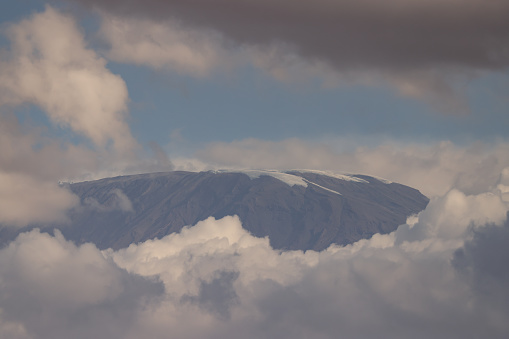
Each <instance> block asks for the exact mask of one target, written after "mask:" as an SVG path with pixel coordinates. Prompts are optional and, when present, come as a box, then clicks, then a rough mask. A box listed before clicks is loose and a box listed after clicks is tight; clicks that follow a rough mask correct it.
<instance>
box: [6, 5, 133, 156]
mask: <svg viewBox="0 0 509 339" xmlns="http://www.w3.org/2000/svg"><path fill="white" fill-rule="evenodd" d="M7 36H8V37H9V39H10V40H11V46H10V49H9V51H4V58H2V61H1V62H0V84H1V85H0V105H1V104H3V105H19V104H26V103H30V104H34V105H37V106H39V107H40V108H42V109H43V110H44V112H45V113H46V114H47V116H48V118H49V119H50V120H51V122H52V123H54V124H56V125H58V126H62V127H66V128H67V127H69V128H70V129H71V130H72V131H73V132H75V133H77V134H80V135H83V136H85V137H87V138H89V140H91V141H92V142H93V144H94V145H96V146H98V147H100V148H106V147H109V148H111V149H112V150H113V151H114V152H115V153H116V154H119V155H121V156H127V155H129V154H130V153H132V152H133V151H134V150H135V149H136V147H137V143H136V141H135V140H134V139H133V137H132V136H131V133H130V130H129V127H128V125H127V123H126V122H125V113H126V109H127V100H128V94H127V87H126V85H125V83H124V81H123V80H122V79H121V78H120V77H119V76H117V75H114V74H112V73H111V72H110V71H109V70H108V69H107V68H106V61H105V60H104V59H102V58H100V57H99V56H97V54H96V53H95V52H94V51H93V50H91V49H89V48H87V46H86V43H85V41H84V38H83V35H82V33H81V32H80V30H79V29H78V27H77V26H76V24H75V22H74V19H73V18H71V17H69V16H67V15H65V14H62V13H60V12H58V11H57V10H55V9H53V8H52V7H49V6H47V7H46V9H45V11H44V12H42V13H37V14H34V15H33V16H32V17H30V18H29V19H25V20H23V21H21V22H18V23H15V24H12V25H11V26H9V27H8V29H7ZM110 143H111V145H110Z"/></svg>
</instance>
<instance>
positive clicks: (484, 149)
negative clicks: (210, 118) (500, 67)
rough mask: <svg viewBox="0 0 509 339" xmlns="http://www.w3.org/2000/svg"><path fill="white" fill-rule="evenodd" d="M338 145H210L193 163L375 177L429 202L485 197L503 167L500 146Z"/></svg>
mask: <svg viewBox="0 0 509 339" xmlns="http://www.w3.org/2000/svg"><path fill="white" fill-rule="evenodd" d="M346 143H348V140H346ZM342 144H344V142H343V140H337V141H331V142H323V143H320V142H309V141H305V140H301V139H287V140H283V141H279V142H274V141H264V140H259V139H245V140H240V141H234V142H231V143H224V142H216V143H211V144H209V145H207V146H206V147H205V148H204V149H202V150H199V151H198V152H197V153H196V156H197V158H198V161H195V163H197V164H198V163H199V161H201V166H202V167H206V166H205V165H203V164H204V163H205V164H209V165H208V166H209V167H212V168H225V167H226V168H273V169H298V168H308V169H318V170H331V171H337V172H343V173H353V174H367V175H376V176H380V177H383V178H386V179H389V180H391V181H394V182H399V183H402V184H405V185H408V186H411V187H414V188H417V189H419V190H420V191H421V192H422V193H423V194H425V195H427V196H430V197H432V196H441V195H444V194H445V193H447V192H448V191H449V190H451V189H452V188H458V189H459V190H461V191H462V192H465V193H467V194H478V193H482V192H486V191H491V190H492V189H494V188H495V186H496V185H497V184H498V183H499V179H500V173H501V172H502V170H503V169H504V168H506V167H509V144H507V143H504V142H500V143H496V144H494V145H490V144H482V143H476V144H472V145H468V146H456V145H454V144H452V143H451V142H446V141H444V142H439V143H435V144H430V145H419V144H405V145H402V144H397V143H391V142H386V143H383V144H381V145H379V146H376V147H357V148H355V149H353V150H348V149H346V150H345V149H341V145H342ZM180 162H182V161H179V163H180ZM179 163H177V162H176V164H177V167H178V165H179ZM501 188H502V186H501Z"/></svg>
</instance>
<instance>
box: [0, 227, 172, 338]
mask: <svg viewBox="0 0 509 339" xmlns="http://www.w3.org/2000/svg"><path fill="white" fill-rule="evenodd" d="M0 291H1V293H0V335H1V336H2V337H3V338H4V337H5V338H89V337H91V336H93V337H97V338H125V335H126V333H128V332H129V328H130V326H132V324H133V323H134V322H135V321H136V315H137V313H138V312H139V311H140V310H141V309H143V308H144V307H145V306H146V305H147V304H148V303H149V302H150V301H151V300H152V299H153V298H154V297H157V296H159V295H161V294H162V293H163V287H162V285H161V284H160V283H159V282H157V281H156V280H154V279H148V278H142V277H139V276H136V275H133V274H129V273H127V272H126V271H125V270H122V269H120V268H118V266H116V265H115V264H113V263H112V262H111V261H109V260H107V259H106V258H105V257H104V256H103V254H102V253H101V252H100V251H99V250H98V249H97V248H96V247H95V246H94V245H91V244H85V245H82V246H80V247H76V246H75V245H74V244H72V243H70V242H67V241H66V240H65V239H64V238H63V237H62V235H61V234H60V233H58V231H55V236H50V235H48V234H44V233H40V232H39V231H38V230H33V231H31V232H29V233H23V234H21V235H20V236H18V238H17V239H16V240H15V241H13V242H11V243H10V244H9V245H8V246H6V247H4V248H3V249H1V250H0ZM11 335H13V336H11Z"/></svg>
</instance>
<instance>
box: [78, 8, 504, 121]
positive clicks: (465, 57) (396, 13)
mask: <svg viewBox="0 0 509 339" xmlns="http://www.w3.org/2000/svg"><path fill="white" fill-rule="evenodd" d="M71 1H73V2H78V3H80V4H83V5H85V6H90V7H93V8H99V9H100V10H101V11H102V12H103V13H108V14H107V15H106V17H109V16H113V17H115V18H117V19H116V20H117V22H119V23H121V24H120V25H117V28H118V27H119V26H122V30H123V32H124V33H120V32H119V31H117V32H116V33H114V32H113V30H112V29H111V20H106V23H105V28H104V29H103V31H104V32H105V33H106V34H104V36H105V37H106V38H107V40H108V41H109V43H110V44H111V45H112V47H113V49H112V51H111V53H110V55H111V56H112V57H114V58H115V59H116V60H119V61H124V62H133V63H137V64H140V63H142V64H145V65H149V66H152V67H160V66H161V65H167V66H171V67H174V68H175V69H176V70H180V71H186V70H187V71H191V72H193V73H196V72H197V71H202V70H203V69H204V67H205V68H207V66H212V65H215V66H217V65H220V64H221V62H218V61H220V60H221V58H219V60H218V52H219V53H220V54H224V55H228V58H227V59H226V60H222V61H224V63H226V64H227V63H229V62H231V57H232V55H235V54H236V59H239V57H240V56H241V55H242V58H244V59H246V60H248V62H251V63H253V64H255V65H256V66H258V67H261V68H262V69H265V70H267V71H269V72H271V73H272V74H273V75H275V76H276V77H278V78H283V79H288V77H289V75H290V74H294V73H298V74H301V75H302V74H307V75H310V74H312V75H314V76H319V77H323V78H325V79H326V82H330V79H331V72H332V73H335V76H334V77H332V78H335V79H336V80H335V82H346V83H351V82H353V83H362V84H369V85H373V84H375V85H391V86H393V87H395V88H396V89H397V90H398V91H399V92H400V93H401V94H403V95H409V96H413V97H417V98H421V99H427V100H431V101H432V102H433V103H435V104H437V105H438V106H439V108H440V109H441V110H442V111H446V112H466V111H467V108H466V107H467V105H466V103H465V101H464V99H463V98H462V95H463V93H462V92H463V90H462V89H461V88H462V87H463V86H464V85H465V83H466V82H467V81H468V80H469V79H471V78H472V77H476V76H479V75H481V74H484V73H485V72H491V71H496V70H505V69H507V67H508V66H509V51H508V49H507V45H508V42H509V35H508V34H507V31H508V29H509V26H508V24H507V22H509V20H508V19H509V17H508V15H507V13H509V3H508V2H507V1H504V0H497V1H490V2H489V3H488V4H487V3H486V2H485V1H482V0H449V1H438V0H433V1H425V0H417V1H401V0H390V1H384V2H380V1H376V0H361V1H350V0H342V1H326V0H320V1H308V0H301V1H288V0H277V1H266V0H263V1H252V0H242V1H214V2H210V1H204V0H198V1H192V2H189V1H179V0H172V1H161V0H150V1H130V2H128V3H125V2H123V1H118V0H108V1H97V0H71ZM142 22H143V24H141V23H142ZM129 31H136V33H134V34H132V36H131V37H129V39H126V38H125V37H123V34H124V35H125V34H126V33H127V32H129ZM162 32H166V34H165V35H164V36H161V33H162ZM140 36H144V37H145V39H142V40H139V39H137V37H140ZM218 36H220V37H222V38H223V39H218ZM197 37H198V39H196V38H197ZM204 37H208V39H204ZM127 41H131V42H134V43H133V44H132V45H131V46H130V45H129V44H127V43H125V42H127ZM225 42H226V45H228V46H229V48H228V49H226V48H225V47H224V45H225ZM233 47H235V48H233ZM234 50H236V51H235V52H233V51H234ZM240 50H243V52H239V51H240ZM184 57H185V59H183V58H184ZM234 59H235V58H234ZM224 63H223V64H224ZM302 69H306V70H305V71H302Z"/></svg>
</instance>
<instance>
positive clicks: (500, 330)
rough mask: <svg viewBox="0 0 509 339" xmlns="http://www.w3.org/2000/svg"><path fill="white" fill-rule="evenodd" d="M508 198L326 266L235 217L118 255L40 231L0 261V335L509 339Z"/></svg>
mask: <svg viewBox="0 0 509 339" xmlns="http://www.w3.org/2000/svg"><path fill="white" fill-rule="evenodd" d="M501 195H502V193H500V192H499V193H498V194H495V193H493V194H491V195H490V194H486V193H482V194H478V195H465V194H463V193H461V192H459V191H451V192H450V193H448V194H447V195H445V196H443V197H440V198H435V199H432V200H431V202H430V204H429V207H428V208H427V209H426V210H425V211H424V212H422V213H421V214H419V215H418V216H415V217H413V218H411V219H409V222H408V224H407V225H402V226H400V227H399V228H398V230H396V231H395V232H393V233H391V234H386V235H379V234H378V235H375V236H373V237H372V238H371V239H364V240H361V241H359V242H357V243H354V244H352V245H348V246H345V247H340V246H331V247H330V248H328V249H327V250H324V251H322V252H314V251H307V252H302V251H276V250H273V249H272V248H271V247H270V244H269V241H268V239H266V238H264V239H262V238H256V237H254V236H252V235H250V234H249V233H248V232H247V231H246V230H244V229H243V228H242V225H241V221H240V220H239V219H238V218H237V217H236V216H227V217H224V218H223V219H220V220H215V219H213V218H209V219H207V220H204V221H201V222H199V223H198V224H196V225H195V226H193V227H187V228H184V229H183V230H182V231H181V232H180V233H175V234H171V235H168V236H166V237H164V238H162V239H155V240H149V241H146V242H144V243H139V244H131V245H130V246H129V247H128V248H124V249H121V250H118V251H113V250H111V249H110V250H106V251H103V252H100V251H98V250H97V248H96V247H95V246H94V245H92V244H85V245H82V246H79V247H77V246H75V245H74V244H72V243H70V242H67V241H66V240H65V239H63V237H62V236H61V234H60V233H58V232H56V233H55V236H50V235H48V234H41V233H40V232H39V231H38V230H34V231H32V232H29V233H24V234H21V235H20V236H19V237H18V238H17V239H16V240H15V241H13V242H12V243H10V244H9V245H8V246H7V247H5V248H4V249H2V250H0V334H2V336H6V335H12V337H13V338H36V339H37V338H64V337H91V336H96V337H108V338H128V339H129V338H140V337H150V338H167V337H168V336H169V335H170V336H172V337H178V338H203V337H207V338H238V337H239V336H242V337H243V338H310V337H312V338H336V337H337V336H338V335H340V336H342V337H348V338H363V339H365V338H408V337H409V336H412V337H417V338H430V337H433V338H444V339H445V338H463V337H466V338H477V337H480V336H489V337H490V338H506V337H507V335H508V334H509V326H508V325H507V322H506V321H505V319H507V316H508V315H509V307H508V305H509V304H508V303H507V300H508V299H507V295H508V292H507V291H508V290H507V274H506V273H504V272H506V271H507V269H506V266H507V265H505V262H506V261H507V259H509V257H508V251H507V250H506V248H507V246H506V242H507V234H509V233H508V232H507V230H508V229H509V226H508V225H509V224H508V222H507V220H506V219H505V217H503V216H502V215H503V214H504V213H506V212H507V210H508V209H509V204H508V203H506V202H504V201H503V199H502V196H501ZM458 206H462V207H461V208H459V211H460V212H458ZM493 206H495V207H493ZM485 223H488V224H487V226H486V225H485ZM452 230H454V231H452ZM163 286H164V288H163Z"/></svg>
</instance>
